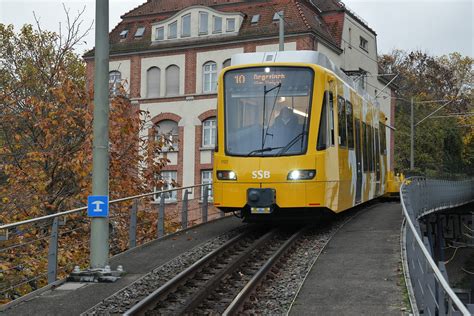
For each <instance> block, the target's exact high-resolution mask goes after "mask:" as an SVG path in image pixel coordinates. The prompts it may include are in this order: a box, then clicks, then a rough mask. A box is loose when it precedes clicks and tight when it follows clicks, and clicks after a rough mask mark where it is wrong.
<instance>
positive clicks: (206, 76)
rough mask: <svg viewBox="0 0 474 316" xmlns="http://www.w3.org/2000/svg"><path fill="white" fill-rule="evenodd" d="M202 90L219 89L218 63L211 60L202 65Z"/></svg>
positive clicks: (213, 90) (211, 90) (214, 90)
mask: <svg viewBox="0 0 474 316" xmlns="http://www.w3.org/2000/svg"><path fill="white" fill-rule="evenodd" d="M202 77H203V78H202V91H203V92H205V93H206V92H216V90H217V64H216V63H215V62H213V61H209V62H207V63H205V64H204V66H202Z"/></svg>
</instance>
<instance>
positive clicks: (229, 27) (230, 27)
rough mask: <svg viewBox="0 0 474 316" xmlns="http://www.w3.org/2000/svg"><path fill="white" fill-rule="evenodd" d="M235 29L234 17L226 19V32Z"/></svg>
mask: <svg viewBox="0 0 474 316" xmlns="http://www.w3.org/2000/svg"><path fill="white" fill-rule="evenodd" d="M234 31H235V19H227V32H234Z"/></svg>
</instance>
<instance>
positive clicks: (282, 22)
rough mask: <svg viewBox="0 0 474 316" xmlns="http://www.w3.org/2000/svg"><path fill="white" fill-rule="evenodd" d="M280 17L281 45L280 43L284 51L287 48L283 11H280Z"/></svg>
mask: <svg viewBox="0 0 474 316" xmlns="http://www.w3.org/2000/svg"><path fill="white" fill-rule="evenodd" d="M278 17H279V20H280V35H279V38H280V45H279V51H280V52H282V51H284V50H285V24H284V22H285V19H284V16H283V11H280V12H278Z"/></svg>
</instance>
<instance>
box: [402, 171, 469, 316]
mask: <svg viewBox="0 0 474 316" xmlns="http://www.w3.org/2000/svg"><path fill="white" fill-rule="evenodd" d="M400 200H401V204H402V207H403V213H404V215H405V220H406V224H407V226H408V229H405V234H404V235H405V236H404V240H405V249H406V259H407V265H408V269H407V271H406V273H407V274H408V276H409V278H408V279H409V282H410V284H408V289H409V292H412V293H411V294H412V295H413V296H414V298H415V302H412V305H413V307H414V308H413V309H414V312H415V314H417V313H418V312H417V311H419V312H420V313H423V314H427V315H471V312H472V310H471V312H470V311H469V309H471V308H472V305H470V306H469V309H468V308H467V307H466V306H465V305H464V304H463V303H462V302H461V300H460V299H459V298H458V296H457V295H456V294H455V293H454V291H453V290H452V289H451V287H450V285H449V283H448V281H447V279H448V278H447V273H446V268H445V266H444V263H442V262H440V263H439V264H436V263H435V261H434V260H433V257H432V253H431V247H430V244H429V241H428V238H427V237H425V236H423V234H422V232H421V228H420V223H419V219H420V218H421V217H423V216H424V215H427V214H429V213H432V212H435V211H437V210H443V209H449V208H453V207H457V206H461V205H464V204H467V203H469V202H472V201H473V200H474V180H467V181H444V180H428V179H426V178H423V177H413V178H410V179H407V180H405V182H404V183H403V184H402V186H401V187H400Z"/></svg>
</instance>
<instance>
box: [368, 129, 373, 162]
mask: <svg viewBox="0 0 474 316" xmlns="http://www.w3.org/2000/svg"><path fill="white" fill-rule="evenodd" d="M368 147H369V171H374V128H373V127H372V126H371V125H369V146H368Z"/></svg>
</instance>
